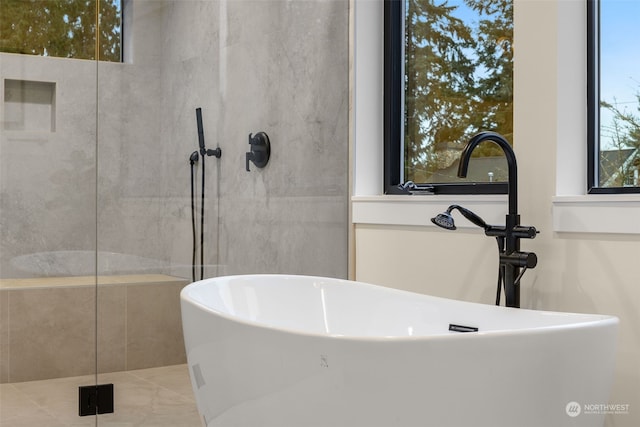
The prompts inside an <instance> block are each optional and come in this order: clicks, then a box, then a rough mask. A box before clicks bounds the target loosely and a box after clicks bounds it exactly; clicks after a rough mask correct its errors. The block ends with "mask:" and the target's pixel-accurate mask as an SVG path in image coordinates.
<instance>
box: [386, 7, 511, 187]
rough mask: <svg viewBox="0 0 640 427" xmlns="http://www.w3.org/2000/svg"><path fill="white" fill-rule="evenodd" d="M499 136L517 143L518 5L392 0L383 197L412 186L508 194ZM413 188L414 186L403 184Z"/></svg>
mask: <svg viewBox="0 0 640 427" xmlns="http://www.w3.org/2000/svg"><path fill="white" fill-rule="evenodd" d="M487 130H490V131H494V132H498V133H500V134H501V135H503V136H504V137H505V138H506V139H507V140H508V141H510V143H513V0H440V1H434V0H387V1H385V191H386V193H402V192H405V191H404V190H402V189H400V188H399V187H402V184H404V183H407V182H413V183H415V184H416V185H417V188H418V189H423V190H425V191H428V192H434V193H436V194H438V193H443V194H444V193H450V194H454V193H455V194H464V193H485V194H490V193H506V178H507V164H506V161H505V159H504V154H503V152H502V150H501V149H500V148H499V147H498V146H497V145H495V144H493V143H491V142H485V143H482V144H481V146H479V147H478V148H477V149H476V150H474V158H473V160H472V162H471V166H470V168H469V173H468V176H467V178H465V179H461V178H458V177H457V167H458V159H459V157H460V153H461V151H462V149H463V148H464V146H465V145H466V143H467V142H468V141H469V139H470V138H471V137H472V136H473V135H474V134H476V133H477V132H480V131H487ZM404 187H405V189H406V185H405V186H404Z"/></svg>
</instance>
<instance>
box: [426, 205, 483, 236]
mask: <svg viewBox="0 0 640 427" xmlns="http://www.w3.org/2000/svg"><path fill="white" fill-rule="evenodd" d="M454 209H457V210H458V211H460V213H461V214H462V216H464V217H465V218H466V219H468V220H469V221H471V222H472V223H474V224H475V225H477V226H478V227H480V228H484V230H485V231H486V230H489V229H490V228H491V226H490V225H487V223H486V222H484V220H483V219H482V218H480V217H479V216H478V215H476V214H475V213H473V212H471V211H470V210H469V209H466V208H463V207H462V206H458V205H451V206H449V207H448V208H447V211H446V212H443V213H441V214H438V215H436V216H435V217H434V218H431V222H433V223H434V224H435V225H437V226H438V227H442V228H445V229H447V230H455V229H456V225H455V223H454V221H453V216H452V215H451V212H452V211H453V210H454Z"/></svg>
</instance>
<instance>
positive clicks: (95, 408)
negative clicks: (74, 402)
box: [78, 384, 113, 417]
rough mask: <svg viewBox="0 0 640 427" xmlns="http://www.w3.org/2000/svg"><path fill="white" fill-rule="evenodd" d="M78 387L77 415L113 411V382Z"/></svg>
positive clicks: (109, 412)
mask: <svg viewBox="0 0 640 427" xmlns="http://www.w3.org/2000/svg"><path fill="white" fill-rule="evenodd" d="M79 389H80V390H79V394H78V395H79V399H78V415H79V416H81V417H84V416H87V415H96V414H111V413H113V384H99V385H86V386H80V387H79Z"/></svg>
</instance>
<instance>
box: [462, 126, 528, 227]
mask: <svg viewBox="0 0 640 427" xmlns="http://www.w3.org/2000/svg"><path fill="white" fill-rule="evenodd" d="M484 141H491V142H494V143H496V144H498V146H500V148H502V151H504V155H505V157H506V159H507V165H508V168H509V182H508V189H509V190H508V192H509V214H510V215H517V214H518V164H517V162H516V154H515V153H514V152H513V148H511V145H509V143H508V142H507V140H506V139H505V138H504V137H503V136H502V135H500V134H499V133H496V132H489V131H487V132H480V133H478V134H476V135H475V136H474V137H473V138H471V140H469V142H468V143H467V145H466V147H464V150H462V154H461V155H460V164H459V165H458V177H460V178H466V176H467V170H468V169H469V161H470V160H471V153H472V152H473V150H475V149H476V147H477V146H478V145H479V144H480V143H481V142H484Z"/></svg>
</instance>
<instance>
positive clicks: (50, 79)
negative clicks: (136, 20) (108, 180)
mask: <svg viewBox="0 0 640 427" xmlns="http://www.w3.org/2000/svg"><path fill="white" fill-rule="evenodd" d="M3 6H4V5H3ZM2 13H3V14H5V13H6V10H4V9H3V11H2ZM3 41H6V40H3ZM3 46H4V45H3ZM0 50H2V52H0V426H15V425H67V424H69V423H72V422H78V420H77V419H78V387H79V386H81V385H91V384H95V379H96V378H95V373H96V275H95V272H96V125H97V123H96V89H97V88H96V71H97V69H96V63H95V61H90V60H89V61H87V60H76V59H66V58H55V57H51V56H37V55H27V54H19V53H8V52H7V51H6V50H5V49H0ZM94 419H95V417H88V418H86V419H83V421H82V422H83V423H85V424H86V425H91V423H92V422H93V423H95V421H94ZM80 425H83V424H80Z"/></svg>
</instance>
